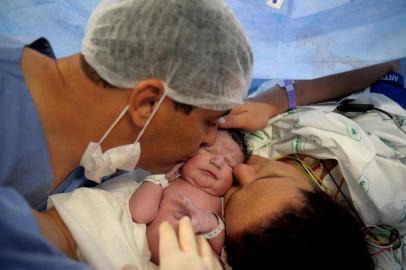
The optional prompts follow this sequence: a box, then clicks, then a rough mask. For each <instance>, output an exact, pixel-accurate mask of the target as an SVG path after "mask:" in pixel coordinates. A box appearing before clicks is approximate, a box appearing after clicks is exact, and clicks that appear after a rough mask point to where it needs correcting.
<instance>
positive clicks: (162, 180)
mask: <svg viewBox="0 0 406 270" xmlns="http://www.w3.org/2000/svg"><path fill="white" fill-rule="evenodd" d="M143 182H151V183H153V184H155V185H157V186H160V187H161V188H162V189H165V188H167V187H168V186H169V182H168V180H167V179H166V177H165V174H151V175H148V176H147V177H146V178H145V179H144V180H143Z"/></svg>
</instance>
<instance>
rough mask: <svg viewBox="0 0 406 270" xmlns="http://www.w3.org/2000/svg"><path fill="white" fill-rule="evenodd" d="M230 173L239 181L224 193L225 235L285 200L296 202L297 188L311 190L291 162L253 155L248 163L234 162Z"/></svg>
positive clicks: (276, 210) (247, 225)
mask: <svg viewBox="0 0 406 270" xmlns="http://www.w3.org/2000/svg"><path fill="white" fill-rule="evenodd" d="M234 174H235V176H236V178H237V181H238V182H239V184H240V185H239V186H234V187H232V188H231V189H230V190H229V191H228V192H227V193H226V195H225V224H226V232H227V234H229V235H233V234H235V233H239V232H242V231H246V230H247V229H249V228H251V227H252V226H253V225H255V224H257V223H258V222H260V221H262V220H264V219H265V218H269V217H270V216H272V215H273V214H277V213H279V212H280V211H281V210H283V209H284V207H286V206H287V205H288V204H295V203H300V201H301V195H300V193H299V190H301V189H302V190H309V191H311V190H313V187H312V186H311V184H310V183H308V181H307V179H306V176H305V175H304V174H303V173H302V172H301V171H300V170H299V169H298V168H296V167H295V166H294V165H292V164H289V163H285V162H281V161H271V160H267V159H264V158H260V157H257V156H255V157H253V158H251V160H250V162H249V164H241V165H237V166H236V167H235V168H234Z"/></svg>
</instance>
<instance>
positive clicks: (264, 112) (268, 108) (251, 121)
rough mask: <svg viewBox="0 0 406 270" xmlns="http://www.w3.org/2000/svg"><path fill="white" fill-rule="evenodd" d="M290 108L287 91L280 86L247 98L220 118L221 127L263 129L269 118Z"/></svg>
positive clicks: (250, 129)
mask: <svg viewBox="0 0 406 270" xmlns="http://www.w3.org/2000/svg"><path fill="white" fill-rule="evenodd" d="M287 110H288V98H287V94H286V92H285V91H284V90H283V89H282V88H280V87H279V86H274V87H273V88H271V89H270V90H269V91H265V92H264V93H261V94H259V95H258V96H255V97H253V98H249V99H247V100H245V103H244V104H242V105H238V106H235V107H234V108H233V109H232V110H231V112H230V114H228V115H227V116H225V117H222V118H220V119H219V122H218V125H219V127H220V128H239V129H244V130H246V131H255V130H259V129H263V128H264V127H265V126H266V125H267V123H268V120H269V119H270V118H272V117H274V116H276V115H277V114H280V113H283V112H285V111H287Z"/></svg>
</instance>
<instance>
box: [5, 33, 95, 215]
mask: <svg viewBox="0 0 406 270" xmlns="http://www.w3.org/2000/svg"><path fill="white" fill-rule="evenodd" d="M24 47H25V44H24V43H22V42H19V41H17V40H15V39H11V38H6V37H0V131H1V132H0V186H9V187H13V188H15V189H16V190H17V191H18V192H19V193H20V194H21V195H23V197H24V198H25V199H26V200H27V201H28V203H29V204H30V205H31V206H32V207H34V208H37V209H39V210H44V209H45V207H46V202H47V198H48V196H49V195H50V190H51V185H52V181H53V179H54V176H53V174H52V168H51V163H50V159H49V153H48V146H47V143H46V140H45V136H44V131H43V129H42V125H41V121H40V119H39V115H38V113H37V110H36V108H35V105H34V103H33V99H32V97H31V95H30V92H29V90H28V89H27V86H26V84H25V81H24V77H23V74H22V71H21V68H20V63H21V58H22V53H23V49H24ZM27 47H30V48H32V49H35V50H37V51H38V52H40V53H42V54H45V55H47V56H48V57H51V58H55V56H54V53H53V50H52V47H51V46H50V44H49V42H48V41H47V40H46V39H44V38H40V39H37V40H36V41H34V42H32V43H31V44H29V45H27ZM94 185H95V183H94V182H91V181H89V180H86V179H85V178H84V174H83V168H78V169H77V170H75V171H74V172H72V174H71V175H69V176H68V177H67V179H65V180H64V182H63V183H62V184H61V185H60V186H59V187H58V188H57V189H56V190H55V191H54V192H53V193H60V192H68V191H72V190H73V189H75V188H77V187H80V186H94Z"/></svg>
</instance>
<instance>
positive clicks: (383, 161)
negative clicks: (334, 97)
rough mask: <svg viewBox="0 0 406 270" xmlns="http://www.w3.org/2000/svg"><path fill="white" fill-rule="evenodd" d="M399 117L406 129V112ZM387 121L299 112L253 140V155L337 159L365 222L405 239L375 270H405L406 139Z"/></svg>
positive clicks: (282, 117) (275, 122) (374, 116)
mask: <svg viewBox="0 0 406 270" xmlns="http://www.w3.org/2000/svg"><path fill="white" fill-rule="evenodd" d="M371 95H372V96H370V97H369V98H368V100H367V101H368V102H372V103H375V104H376V106H377V107H378V108H379V107H381V108H385V109H386V110H391V112H392V113H396V112H398V109H399V106H398V105H397V104H396V103H393V102H392V103H391V101H390V100H386V102H385V104H378V102H374V100H375V98H376V96H373V94H371ZM364 98H365V97H364ZM376 101H382V98H378V99H376ZM388 103H390V104H388ZM397 115H398V116H399V118H400V121H401V122H403V129H404V130H406V128H405V127H406V126H405V118H403V117H402V116H404V115H405V113H404V111H403V112H401V113H398V114H397ZM388 119H389V118H388V117H387V116H384V115H383V114H380V113H379V114H378V113H375V112H374V113H367V114H362V115H359V116H357V117H355V118H353V119H349V118H346V117H344V116H342V115H340V114H336V113H333V112H325V111H321V110H317V109H314V108H300V109H298V111H297V112H288V113H285V114H282V115H279V116H277V117H275V118H273V119H271V120H270V121H269V123H268V125H267V127H266V128H265V129H264V130H262V131H259V132H256V133H254V134H253V135H252V136H251V138H250V142H251V144H252V145H253V147H254V153H255V154H258V155H261V156H264V157H267V158H272V157H276V156H281V155H286V154H292V153H300V154H306V155H309V156H313V157H315V158H319V159H335V160H337V161H338V164H339V168H340V170H341V173H342V175H343V176H344V178H345V180H346V184H347V188H348V190H349V193H350V196H351V199H352V201H353V202H354V205H355V207H356V208H357V210H358V211H359V213H360V214H361V216H362V218H363V220H364V222H365V223H366V224H367V225H378V224H387V225H391V226H393V227H394V228H396V229H398V230H399V232H400V233H401V235H402V236H403V240H402V241H403V246H402V248H400V249H398V250H397V251H396V252H391V251H386V252H383V253H381V254H380V255H379V257H378V260H377V269H402V266H403V267H404V268H405V267H406V260H405V252H406V250H405V246H406V164H405V162H406V159H405V156H406V135H405V134H403V133H402V132H401V131H400V130H399V129H398V128H397V127H396V126H395V125H394V123H393V121H392V120H388ZM332 244H334V243H332Z"/></svg>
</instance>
